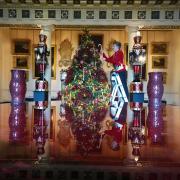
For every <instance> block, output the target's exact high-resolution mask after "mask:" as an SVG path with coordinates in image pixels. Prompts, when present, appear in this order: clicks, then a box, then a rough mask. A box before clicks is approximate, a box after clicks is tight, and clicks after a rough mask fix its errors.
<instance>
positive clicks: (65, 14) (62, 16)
mask: <svg viewBox="0 0 180 180" xmlns="http://www.w3.org/2000/svg"><path fill="white" fill-rule="evenodd" d="M61 19H68V10H61Z"/></svg>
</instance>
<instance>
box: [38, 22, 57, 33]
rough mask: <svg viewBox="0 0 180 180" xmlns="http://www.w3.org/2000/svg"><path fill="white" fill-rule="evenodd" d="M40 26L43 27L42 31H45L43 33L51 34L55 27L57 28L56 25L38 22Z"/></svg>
mask: <svg viewBox="0 0 180 180" xmlns="http://www.w3.org/2000/svg"><path fill="white" fill-rule="evenodd" d="M38 27H39V28H41V31H42V32H43V34H49V33H51V32H52V31H54V29H55V26H54V25H41V24H38Z"/></svg>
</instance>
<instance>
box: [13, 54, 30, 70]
mask: <svg viewBox="0 0 180 180" xmlns="http://www.w3.org/2000/svg"><path fill="white" fill-rule="evenodd" d="M13 64H14V65H13V66H14V68H17V69H28V67H29V65H28V64H29V63H28V56H14V62H13Z"/></svg>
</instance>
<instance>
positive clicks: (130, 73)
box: [125, 26, 138, 164]
mask: <svg viewBox="0 0 180 180" xmlns="http://www.w3.org/2000/svg"><path fill="white" fill-rule="evenodd" d="M137 30H138V27H137V26H127V27H126V31H127V32H128V56H129V51H130V50H132V47H133V45H134V40H133V38H134V36H135V35H136V32H137ZM128 59H129V57H128ZM127 74H128V77H127V85H128V88H129V87H130V83H131V82H132V81H133V77H134V74H133V69H132V68H131V66H130V64H128V72H127ZM132 120H133V111H132V110H131V109H130V107H128V113H127V124H128V128H129V124H130V123H131V122H132ZM126 158H127V159H126V162H125V163H127V164H129V163H133V162H134V161H133V159H134V157H133V155H132V144H131V142H130V141H128V143H127V157H126Z"/></svg>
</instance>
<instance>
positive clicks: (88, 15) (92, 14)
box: [86, 11, 94, 19]
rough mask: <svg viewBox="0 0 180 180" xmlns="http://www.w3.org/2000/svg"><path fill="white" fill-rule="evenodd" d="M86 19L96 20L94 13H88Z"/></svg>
mask: <svg viewBox="0 0 180 180" xmlns="http://www.w3.org/2000/svg"><path fill="white" fill-rule="evenodd" d="M86 19H94V11H87V12H86Z"/></svg>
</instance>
